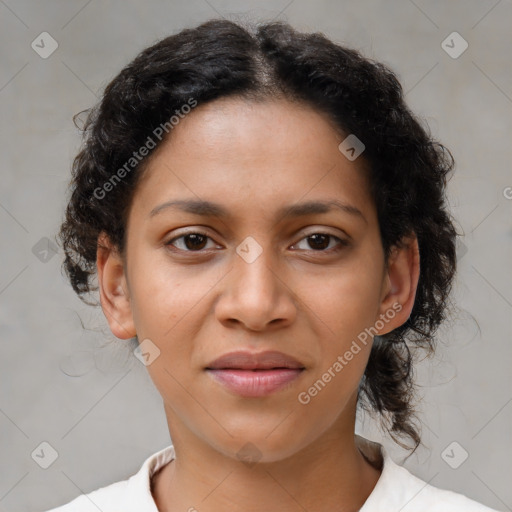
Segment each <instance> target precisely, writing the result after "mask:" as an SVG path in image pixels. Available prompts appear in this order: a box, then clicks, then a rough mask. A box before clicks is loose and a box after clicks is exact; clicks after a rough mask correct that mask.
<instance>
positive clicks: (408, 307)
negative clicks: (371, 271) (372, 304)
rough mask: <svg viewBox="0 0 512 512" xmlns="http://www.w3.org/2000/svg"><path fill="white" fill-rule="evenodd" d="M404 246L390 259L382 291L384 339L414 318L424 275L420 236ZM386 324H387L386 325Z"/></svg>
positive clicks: (398, 247)
mask: <svg viewBox="0 0 512 512" xmlns="http://www.w3.org/2000/svg"><path fill="white" fill-rule="evenodd" d="M402 242H403V243H402V244H400V246H395V247H393V249H392V251H391V254H390V255H389V260H388V266H387V269H386V276H385V279H384V283H383V287H382V297H381V304H380V309H379V313H380V317H379V319H380V320H381V321H380V322H376V324H377V325H378V324H380V323H384V326H383V327H382V328H381V329H378V333H377V334H378V335H380V336H382V335H384V334H387V333H389V332H391V331H392V330H393V329H396V328H397V327H400V326H401V325H402V324H404V323H405V322H406V321H407V320H408V319H409V317H410V316H411V311H412V308H413V306H414V299H415V297H416V289H417V287H418V279H419V275H420V251H419V247H418V239H417V238H416V235H413V236H410V237H406V238H404V239H403V241H402ZM382 320H385V322H382Z"/></svg>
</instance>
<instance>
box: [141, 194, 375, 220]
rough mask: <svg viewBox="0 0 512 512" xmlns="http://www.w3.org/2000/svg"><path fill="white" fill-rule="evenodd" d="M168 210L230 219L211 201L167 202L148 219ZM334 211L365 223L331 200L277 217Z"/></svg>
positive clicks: (308, 203)
mask: <svg viewBox="0 0 512 512" xmlns="http://www.w3.org/2000/svg"><path fill="white" fill-rule="evenodd" d="M168 209H179V210H182V211H184V212H187V213H191V214H193V215H199V216H202V217H220V218H228V217H230V213H229V211H228V210H227V209H226V208H224V206H222V205H220V204H218V203H213V202H211V201H204V200H201V199H180V200H174V201H167V202H165V203H162V204H160V205H158V206H155V208H153V209H152V210H151V212H150V213H149V217H150V218H152V217H154V216H155V215H158V214H159V213H162V212H163V211H165V210H168ZM334 209H339V210H341V211H343V212H345V213H348V214H350V215H354V216H357V217H360V218H361V219H362V220H364V221H365V222H366V223H368V221H367V220H366V218H365V216H364V215H363V213H362V212H361V210H359V208H356V207H355V206H353V205H351V204H346V203H344V202H342V201H340V200H338V199H331V200H328V201H306V202H303V203H298V204H292V205H289V206H285V207H283V208H281V209H279V210H278V212H277V216H278V217H302V216H306V215H312V214H319V213H329V212H331V211H333V210H334Z"/></svg>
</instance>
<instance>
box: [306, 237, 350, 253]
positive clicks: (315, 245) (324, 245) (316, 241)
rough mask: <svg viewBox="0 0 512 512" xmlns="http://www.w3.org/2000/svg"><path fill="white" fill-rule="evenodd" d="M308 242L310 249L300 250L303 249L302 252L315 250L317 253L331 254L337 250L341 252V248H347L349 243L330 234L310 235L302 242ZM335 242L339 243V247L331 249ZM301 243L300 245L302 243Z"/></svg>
mask: <svg viewBox="0 0 512 512" xmlns="http://www.w3.org/2000/svg"><path fill="white" fill-rule="evenodd" d="M304 240H306V241H307V242H306V243H307V244H308V245H309V248H308V247H302V248H300V247H299V249H302V250H306V251H307V250H313V251H316V252H331V251H333V250H334V251H336V250H340V249H341V247H343V246H346V245H348V242H347V241H346V240H342V239H341V238H339V237H337V236H334V235H331V234H329V233H311V234H310V235H307V236H306V237H304V238H303V239H302V240H301V242H302V241H304ZM333 240H336V241H338V247H336V246H335V247H332V246H331V247H329V246H330V245H331V242H332V241H333ZM301 242H299V243H301Z"/></svg>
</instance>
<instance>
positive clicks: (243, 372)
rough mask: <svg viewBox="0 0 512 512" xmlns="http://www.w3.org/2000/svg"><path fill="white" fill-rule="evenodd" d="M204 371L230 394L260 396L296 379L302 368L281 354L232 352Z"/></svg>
mask: <svg viewBox="0 0 512 512" xmlns="http://www.w3.org/2000/svg"><path fill="white" fill-rule="evenodd" d="M206 370H207V371H208V373H210V375H212V376H213V377H214V378H215V380H217V381H218V382H220V383H221V384H222V385H224V386H225V387H226V388H227V389H228V390H230V391H231V392H233V393H235V394H237V395H241V396H244V397H263V396H266V395H269V394H271V393H274V392H276V391H278V390H280V389H282V388H284V387H285V386H286V385H288V384H289V383H290V382H292V381H293V380H295V379H296V378H297V377H298V376H299V375H300V374H301V373H302V370H304V366H303V365H302V364H301V363H299V362H298V361H297V360H296V359H294V358H293V357H291V356H287V355H285V354H283V353H281V352H275V351H268V352H261V353H251V352H241V351H239V352H231V353H229V354H225V355H224V356H222V357H220V358H218V359H216V360H215V361H213V362H212V363H210V364H209V365H208V366H207V367H206Z"/></svg>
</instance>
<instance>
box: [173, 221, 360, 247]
mask: <svg viewBox="0 0 512 512" xmlns="http://www.w3.org/2000/svg"><path fill="white" fill-rule="evenodd" d="M191 234H194V235H196V234H197V235H201V236H204V237H206V238H208V239H209V240H211V241H212V242H214V243H215V244H217V245H220V244H218V243H217V242H216V241H215V240H214V239H213V237H212V236H210V235H209V234H208V233H207V232H206V230H204V229H202V228H190V229H188V230H187V231H184V232H180V233H178V234H175V236H173V237H172V238H170V239H169V240H168V241H167V242H165V243H164V245H165V246H169V245H173V244H172V242H175V241H176V240H179V239H180V238H183V237H185V236H187V235H191ZM343 234H344V235H345V237H346V238H342V237H340V236H338V235H335V234H333V233H331V232H329V230H327V229H323V228H321V227H316V228H311V230H309V231H308V232H307V233H304V234H303V235H302V236H301V238H299V239H298V240H297V241H296V242H295V243H293V244H292V245H291V247H293V246H295V245H297V244H299V243H300V242H302V241H303V240H305V239H307V238H308V237H310V236H312V235H326V236H328V237H331V238H334V239H336V240H337V241H338V244H337V246H336V247H331V248H330V249H324V250H316V251H315V250H314V249H309V250H310V251H312V252H314V253H318V254H321V253H330V252H335V251H336V250H339V249H340V248H341V247H346V246H348V245H349V243H350V241H351V240H352V237H350V235H348V234H347V233H346V232H345V231H343ZM173 247H174V246H173ZM174 249H175V250H177V251H179V252H184V253H192V254H193V253H197V254H201V253H203V252H207V251H209V250H211V249H199V250H197V251H192V250H184V249H179V248H177V247H174ZM305 250H307V249H305Z"/></svg>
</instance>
